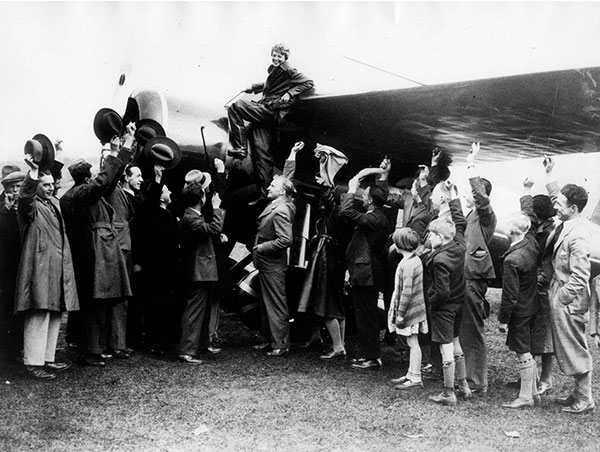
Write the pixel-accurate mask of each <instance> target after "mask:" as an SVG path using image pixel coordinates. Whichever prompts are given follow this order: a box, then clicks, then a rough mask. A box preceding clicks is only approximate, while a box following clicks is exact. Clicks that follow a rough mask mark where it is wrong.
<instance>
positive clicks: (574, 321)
mask: <svg viewBox="0 0 600 452" xmlns="http://www.w3.org/2000/svg"><path fill="white" fill-rule="evenodd" d="M544 165H545V167H546V173H547V175H548V177H549V180H550V182H549V183H548V184H547V185H546V188H547V190H548V195H549V196H550V198H552V200H553V201H554V207H555V209H556V211H557V214H558V218H559V219H560V220H561V221H562V223H561V224H559V225H558V226H557V228H556V229H555V230H554V232H553V233H551V234H550V236H549V237H548V241H547V243H546V248H547V249H548V252H550V253H552V265H553V267H554V274H553V275H552V281H551V283H550V289H549V292H548V298H549V300H550V318H551V326H552V337H553V339H554V355H555V357H556V361H557V363H558V366H559V367H560V369H561V370H562V371H563V372H564V373H565V374H566V375H569V376H572V377H573V380H574V388H573V392H572V393H571V394H570V395H569V396H568V397H565V398H559V399H558V402H559V403H560V404H561V405H564V407H563V409H562V410H563V411H564V412H566V413H573V414H581V413H586V412H590V411H593V410H594V409H595V407H596V405H595V403H594V399H593V397H592V355H591V354H590V352H589V349H588V345H587V341H586V336H585V324H586V323H587V317H588V309H589V302H590V287H589V280H590V271H591V264H590V248H589V243H590V240H591V238H590V237H589V233H588V227H587V219H586V218H585V217H583V216H582V215H581V212H582V210H583V209H584V207H585V206H586V204H587V200H588V195H587V191H586V190H585V189H584V188H583V187H580V186H577V185H574V184H567V185H565V186H564V187H563V188H562V189H561V190H560V192H559V191H558V184H557V182H556V181H555V180H553V178H552V169H553V167H554V162H553V161H552V159H551V158H546V159H544Z"/></svg>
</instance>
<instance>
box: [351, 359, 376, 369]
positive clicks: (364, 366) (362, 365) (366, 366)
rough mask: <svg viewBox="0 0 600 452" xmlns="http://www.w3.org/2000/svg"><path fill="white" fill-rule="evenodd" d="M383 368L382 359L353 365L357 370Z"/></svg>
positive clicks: (368, 360)
mask: <svg viewBox="0 0 600 452" xmlns="http://www.w3.org/2000/svg"><path fill="white" fill-rule="evenodd" d="M381 366H383V363H382V362H381V358H377V359H367V360H365V361H362V362H357V363H354V364H352V367H354V368H355V369H380V368H381Z"/></svg>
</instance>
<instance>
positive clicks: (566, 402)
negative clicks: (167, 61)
mask: <svg viewBox="0 0 600 452" xmlns="http://www.w3.org/2000/svg"><path fill="white" fill-rule="evenodd" d="M575 402H577V399H576V398H575V396H574V395H573V394H569V395H568V396H567V397H557V398H556V403H558V404H559V405H562V406H570V405H573V404H574V403H575Z"/></svg>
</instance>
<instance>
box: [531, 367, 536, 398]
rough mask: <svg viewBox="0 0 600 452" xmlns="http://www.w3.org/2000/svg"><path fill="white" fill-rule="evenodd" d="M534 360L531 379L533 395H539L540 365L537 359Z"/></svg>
mask: <svg viewBox="0 0 600 452" xmlns="http://www.w3.org/2000/svg"><path fill="white" fill-rule="evenodd" d="M532 361H533V378H532V379H531V395H532V396H536V395H538V389H537V388H538V366H537V362H536V361H535V359H533V360H532Z"/></svg>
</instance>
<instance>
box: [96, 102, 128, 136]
mask: <svg viewBox="0 0 600 452" xmlns="http://www.w3.org/2000/svg"><path fill="white" fill-rule="evenodd" d="M122 131H123V119H122V118H121V115H120V114H119V113H117V112H116V111H114V110H113V109H112V108H101V109H100V110H98V113H96V116H94V133H95V134H96V136H97V137H98V139H99V140H100V142H101V143H102V144H106V143H108V142H109V141H110V140H111V138H112V137H114V136H115V135H121V132H122Z"/></svg>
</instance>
